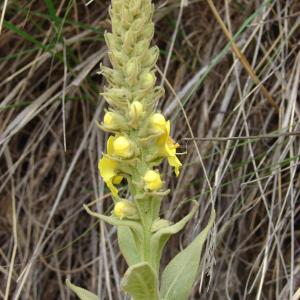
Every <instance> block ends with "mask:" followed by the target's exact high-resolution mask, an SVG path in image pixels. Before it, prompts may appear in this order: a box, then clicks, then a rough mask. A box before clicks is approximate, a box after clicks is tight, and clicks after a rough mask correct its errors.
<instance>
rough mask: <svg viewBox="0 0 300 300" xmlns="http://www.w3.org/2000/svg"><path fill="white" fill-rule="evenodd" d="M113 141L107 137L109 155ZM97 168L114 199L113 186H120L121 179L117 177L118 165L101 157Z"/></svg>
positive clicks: (112, 138) (114, 188)
mask: <svg viewBox="0 0 300 300" xmlns="http://www.w3.org/2000/svg"><path fill="white" fill-rule="evenodd" d="M113 141H114V137H113V136H111V137H109V139H108V141H107V153H108V154H109V155H111V154H112V152H113V149H112V143H113ZM98 168H99V171H100V175H101V176H102V178H103V180H104V182H105V183H106V185H107V186H108V188H109V189H110V191H111V193H112V195H113V196H114V197H116V196H117V195H118V189H117V188H116V187H115V186H114V185H115V184H120V183H121V181H122V179H123V177H122V176H120V175H118V163H117V162H116V161H115V160H113V159H111V158H109V157H106V156H103V157H102V158H101V159H100V161H99V164H98Z"/></svg>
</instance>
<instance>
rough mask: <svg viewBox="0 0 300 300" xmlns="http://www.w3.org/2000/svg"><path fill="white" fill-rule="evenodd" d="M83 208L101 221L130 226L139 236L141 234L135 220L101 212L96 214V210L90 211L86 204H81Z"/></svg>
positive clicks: (139, 226) (140, 229)
mask: <svg viewBox="0 0 300 300" xmlns="http://www.w3.org/2000/svg"><path fill="white" fill-rule="evenodd" d="M83 207H84V209H85V210H86V211H87V213H88V214H89V215H91V216H93V217H96V218H98V219H100V220H102V221H105V222H106V223H108V224H111V225H114V226H128V227H130V228H131V229H132V230H133V231H134V232H135V233H136V234H137V235H138V236H139V237H141V236H142V234H143V233H142V226H141V225H140V224H139V223H138V222H136V221H131V220H120V219H118V218H116V217H114V216H105V215H102V214H98V213H96V212H93V211H91V210H90V209H89V208H88V206H87V205H83Z"/></svg>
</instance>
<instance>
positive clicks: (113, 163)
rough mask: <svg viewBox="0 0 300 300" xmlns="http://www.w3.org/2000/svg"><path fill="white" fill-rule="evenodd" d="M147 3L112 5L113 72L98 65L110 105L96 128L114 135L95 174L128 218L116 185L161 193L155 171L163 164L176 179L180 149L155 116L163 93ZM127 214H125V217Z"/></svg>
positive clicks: (117, 0)
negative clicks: (97, 174) (170, 168)
mask: <svg viewBox="0 0 300 300" xmlns="http://www.w3.org/2000/svg"><path fill="white" fill-rule="evenodd" d="M153 9H154V8H153V4H152V3H151V1H150V0H143V1H133V0H113V1H112V7H111V9H110V15H111V20H112V33H105V39H106V42H107V45H108V48H109V52H108V54H109V58H110V61H111V64H112V68H109V67H105V66H101V71H102V74H103V75H104V76H105V77H106V79H107V82H108V86H106V87H105V90H104V92H103V93H102V95H103V97H104V98H105V99H106V101H107V102H108V104H109V105H110V107H109V110H108V111H106V113H105V115H104V118H103V122H102V123H101V124H100V127H101V128H102V129H104V130H105V131H108V132H110V133H112V135H111V136H110V137H109V139H108V141H107V151H106V153H103V157H102V158H101V160H100V161H99V171H100V174H101V176H102V178H103V180H104V181H105V183H106V185H107V186H108V188H109V189H110V191H111V193H112V196H113V198H114V200H115V202H116V204H115V209H114V214H115V216H116V217H118V218H125V217H126V213H125V211H126V207H128V205H129V202H128V200H126V201H125V202H124V201H123V202H121V201H122V200H121V199H120V196H119V191H118V185H119V184H120V183H121V182H122V180H123V179H126V181H127V182H128V187H129V191H130V192H131V194H132V197H133V198H134V197H135V195H143V194H144V195H146V194H147V195H149V193H150V194H151V193H159V192H163V189H164V184H163V180H162V177H163V176H162V175H161V174H160V173H159V171H158V169H157V167H158V166H159V165H160V164H161V162H162V161H163V159H165V158H166V159H167V160H168V163H169V164H170V166H172V167H173V168H174V170H175V173H176V175H177V176H178V174H179V168H180V166H181V163H180V161H179V159H178V158H177V156H176V149H177V148H178V146H179V145H178V144H177V143H175V142H174V141H173V140H172V138H171V137H170V127H171V124H170V121H167V120H166V119H165V117H164V116H163V115H162V114H161V113H159V112H155V107H156V102H157V101H158V99H159V98H160V97H161V96H162V95H163V94H164V90H163V88H162V87H159V86H155V83H156V75H155V65H156V61H157V58H158V52H159V50H158V48H157V47H156V46H154V47H150V42H151V39H152V37H153V33H154V24H153V22H152V15H153ZM127 215H128V213H127Z"/></svg>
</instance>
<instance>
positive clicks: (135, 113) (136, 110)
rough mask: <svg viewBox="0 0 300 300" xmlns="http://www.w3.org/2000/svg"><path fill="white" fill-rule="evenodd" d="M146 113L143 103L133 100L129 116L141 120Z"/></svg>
mask: <svg viewBox="0 0 300 300" xmlns="http://www.w3.org/2000/svg"><path fill="white" fill-rule="evenodd" d="M143 114H144V107H143V104H142V103H141V102H139V101H133V102H132V103H131V104H130V110H129V116H130V118H131V119H134V120H139V119H140V118H141V117H142V116H143Z"/></svg>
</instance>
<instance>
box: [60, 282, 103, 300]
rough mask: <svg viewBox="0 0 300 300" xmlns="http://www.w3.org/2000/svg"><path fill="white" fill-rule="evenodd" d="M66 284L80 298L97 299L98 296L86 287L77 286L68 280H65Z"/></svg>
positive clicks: (82, 299)
mask: <svg viewBox="0 0 300 300" xmlns="http://www.w3.org/2000/svg"><path fill="white" fill-rule="evenodd" d="M66 285H67V287H68V288H70V289H71V290H72V291H73V292H74V293H75V294H76V295H77V296H78V297H79V299H81V300H99V299H98V296H96V295H95V294H93V293H91V292H89V291H88V290H86V289H83V288H81V287H79V286H76V285H75V284H72V283H71V282H70V280H68V279H67V280H66Z"/></svg>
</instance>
